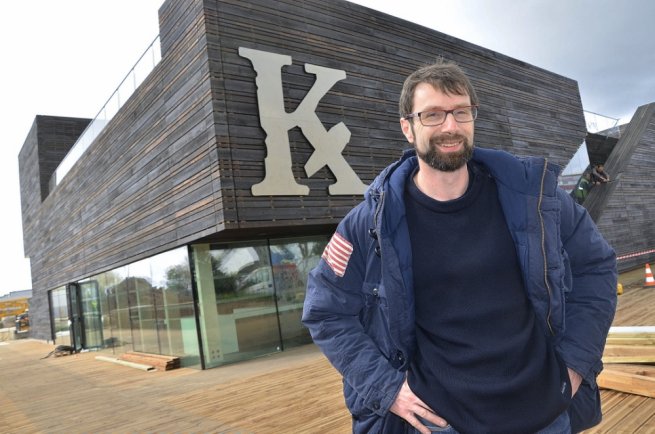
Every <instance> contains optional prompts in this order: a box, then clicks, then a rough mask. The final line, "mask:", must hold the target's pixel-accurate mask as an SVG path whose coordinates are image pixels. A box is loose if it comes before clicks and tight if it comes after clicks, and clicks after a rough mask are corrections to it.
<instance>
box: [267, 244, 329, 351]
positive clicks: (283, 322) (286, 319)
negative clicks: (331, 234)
mask: <svg viewBox="0 0 655 434" xmlns="http://www.w3.org/2000/svg"><path fill="white" fill-rule="evenodd" d="M326 244H327V240H326V239H324V238H323V237H321V238H300V239H293V240H276V241H275V242H273V241H271V247H270V249H271V263H272V268H273V276H274V282H275V291H276V294H277V305H278V310H279V319H280V331H281V334H282V342H283V344H284V348H289V347H293V346H298V345H304V344H307V343H310V342H311V337H310V336H309V332H308V330H307V329H306V328H305V327H304V326H303V325H302V324H301V322H300V318H301V316H302V308H303V302H304V300H305V290H306V288H307V276H308V274H309V272H310V271H311V269H312V268H314V267H315V266H316V265H317V264H318V261H319V260H320V259H321V254H322V253H323V250H324V249H325V245H326Z"/></svg>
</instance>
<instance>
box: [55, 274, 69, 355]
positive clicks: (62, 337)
mask: <svg viewBox="0 0 655 434" xmlns="http://www.w3.org/2000/svg"><path fill="white" fill-rule="evenodd" d="M50 318H51V320H52V332H53V340H54V342H55V344H57V345H69V346H70V344H71V340H70V328H69V326H68V302H67V300H66V287H63V286H62V287H61V288H57V289H54V290H52V291H50Z"/></svg>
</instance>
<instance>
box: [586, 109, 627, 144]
mask: <svg viewBox="0 0 655 434" xmlns="http://www.w3.org/2000/svg"><path fill="white" fill-rule="evenodd" d="M584 118H585V122H586V124H587V131H588V132H590V133H601V132H602V133H603V134H605V135H606V136H612V137H617V138H618V137H619V135H620V130H619V120H620V119H617V118H612V117H609V116H605V115H600V114H598V113H594V112H590V111H587V110H585V111H584Z"/></svg>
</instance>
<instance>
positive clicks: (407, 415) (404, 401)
mask: <svg viewBox="0 0 655 434" xmlns="http://www.w3.org/2000/svg"><path fill="white" fill-rule="evenodd" d="M389 410H390V411H391V412H392V413H395V414H397V415H398V416H400V417H402V418H403V419H405V420H406V421H407V422H409V423H410V424H411V425H412V426H413V427H414V428H416V429H417V430H419V431H420V432H422V433H423V434H430V430H429V429H428V428H427V427H426V426H425V425H423V424H422V423H421V422H420V421H419V420H418V419H417V418H416V416H420V417H421V418H423V419H424V420H426V421H428V422H430V423H433V424H435V425H438V426H440V427H442V428H443V427H446V426H448V422H446V421H445V420H444V419H443V418H441V417H439V416H437V414H436V413H435V412H434V410H432V409H431V408H430V407H428V406H427V405H426V404H425V403H424V402H423V401H421V400H420V399H419V397H418V396H416V395H414V392H412V390H411V389H410V388H409V384H407V379H405V382H404V383H403V385H402V387H401V388H400V392H398V396H396V400H395V401H394V403H393V405H392V406H391V408H389Z"/></svg>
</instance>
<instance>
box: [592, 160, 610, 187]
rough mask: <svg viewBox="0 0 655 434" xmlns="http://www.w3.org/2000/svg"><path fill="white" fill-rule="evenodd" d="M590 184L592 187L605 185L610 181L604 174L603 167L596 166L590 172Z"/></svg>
mask: <svg viewBox="0 0 655 434" xmlns="http://www.w3.org/2000/svg"><path fill="white" fill-rule="evenodd" d="M591 177H592V182H593V184H594V185H597V184H605V183H606V182H609V181H610V176H609V175H608V174H607V172H605V167H604V166H603V165H602V164H596V165H595V166H594V168H593V169H592V170H591Z"/></svg>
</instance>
